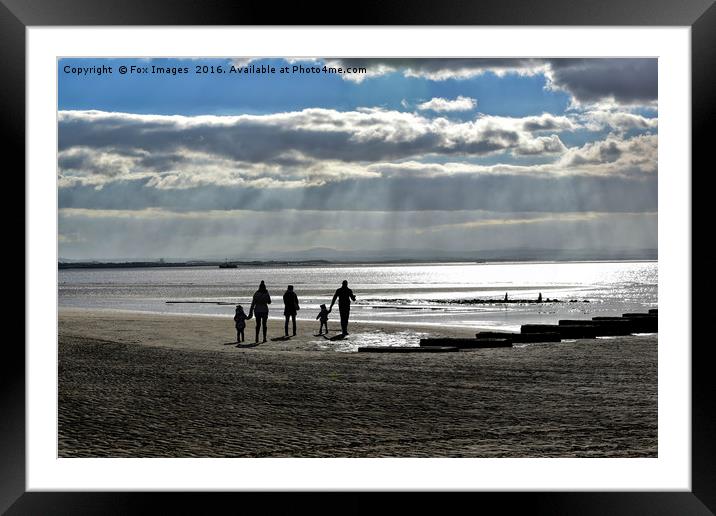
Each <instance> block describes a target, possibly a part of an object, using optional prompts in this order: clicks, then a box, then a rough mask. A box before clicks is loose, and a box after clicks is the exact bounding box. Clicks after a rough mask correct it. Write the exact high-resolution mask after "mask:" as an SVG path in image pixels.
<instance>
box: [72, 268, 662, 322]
mask: <svg viewBox="0 0 716 516" xmlns="http://www.w3.org/2000/svg"><path fill="white" fill-rule="evenodd" d="M58 272H59V306H60V307H76V308H89V309H107V310H122V311H137V312H152V313H157V312H158V313H174V314H193V315H222V316H226V317H232V316H233V313H234V308H233V304H234V303H241V304H242V305H244V307H245V308H246V309H247V311H248V306H249V305H250V300H251V295H252V294H253V292H254V291H255V290H256V288H257V286H258V284H259V282H260V281H261V280H264V281H265V282H266V285H267V286H268V289H269V292H270V293H271V296H272V298H273V304H272V305H271V307H270V308H271V312H270V318H282V317H283V301H282V299H281V296H282V295H283V293H284V291H285V290H286V286H287V285H289V284H291V285H294V289H295V291H296V293H297V294H298V296H299V299H300V302H301V310H300V311H299V319H310V320H315V317H316V315H317V314H318V311H319V305H320V304H321V303H326V304H329V303H330V301H331V298H332V295H333V292H334V291H335V289H336V288H338V287H339V286H340V284H341V281H342V280H344V279H346V280H348V282H349V286H350V287H351V288H352V289H353V292H354V293H355V295H356V296H357V302H356V303H355V304H354V305H353V308H352V312H351V320H353V321H373V322H379V321H385V322H391V323H397V324H404V325H406V327H410V326H412V325H418V324H419V325H449V326H470V327H475V328H488V329H500V330H510V331H517V330H519V327H520V325H521V324H529V323H548V324H549V323H556V322H557V320H559V319H564V318H575V319H579V318H584V319H587V318H591V317H593V316H595V315H619V314H621V313H623V312H631V311H644V310H646V309H648V308H654V307H656V306H657V284H658V268H657V262H569V263H564V262H560V263H484V264H482V263H481V264H475V263H459V264H456V263H449V264H441V263H430V264H416V265H371V264H365V265H331V266H325V267H246V268H238V269H219V268H217V267H185V268H145V269H84V270H83V269H69V270H67V269H64V270H60V271H58ZM505 293H507V294H508V296H509V298H512V299H536V298H537V296H538V294H539V293H542V297H543V299H546V298H552V299H554V298H557V299H559V300H560V301H562V302H561V303H543V304H540V305H537V304H504V303H500V302H499V301H500V300H502V299H503V298H504V295H505ZM474 298H480V299H494V300H495V303H493V304H488V305H466V304H457V303H453V302H454V301H458V300H464V299H474ZM573 299H574V300H578V301H579V302H569V301H570V300H573ZM584 300H588V301H589V302H588V303H585V302H584ZM168 301H169V303H167V302H168ZM177 301H181V302H182V303H176V302H177ZM441 301H443V302H441ZM444 301H453V302H450V303H444ZM218 303H232V305H222V304H218ZM331 318H332V319H333V320H337V319H338V313H337V310H336V312H335V313H334V314H331Z"/></svg>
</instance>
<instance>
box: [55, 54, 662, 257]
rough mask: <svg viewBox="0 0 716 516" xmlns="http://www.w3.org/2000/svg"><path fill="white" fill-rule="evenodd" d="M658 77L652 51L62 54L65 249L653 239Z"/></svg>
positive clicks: (143, 251) (441, 246)
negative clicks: (570, 54) (501, 55)
mask: <svg viewBox="0 0 716 516" xmlns="http://www.w3.org/2000/svg"><path fill="white" fill-rule="evenodd" d="M122 66H126V67H127V69H128V73H121V72H120V69H121V67H122ZM109 69H111V71H110V70H109ZM336 70H341V71H345V70H350V71H351V73H345V72H344V73H337V72H336ZM100 71H101V72H102V73H99V72H100ZM199 72H208V73H199ZM657 86H658V85H657V60H656V59H641V58H640V59H631V58H614V59H537V58H525V59H515V58H511V59H433V58H431V59H375V58H372V59H357V58H351V59H338V58H315V59H306V58H301V59H293V58H286V59H277V58H271V59H262V58H253V59H250V58H211V59H196V58H192V59H62V60H59V61H58V172H57V173H58V202H59V213H58V225H59V235H58V240H59V255H60V257H61V259H74V260H81V259H87V260H90V259H105V260H122V259H159V258H165V259H206V258H214V259H216V258H231V259H234V258H236V259H241V258H244V259H271V258H281V259H284V258H287V257H291V255H292V253H293V254H295V255H296V256H299V255H300V251H303V250H308V249H314V248H330V249H337V250H341V251H347V252H365V253H368V252H371V253H373V252H374V253H378V254H379V253H382V252H387V251H390V250H400V253H403V254H404V255H405V256H404V257H405V258H411V257H418V256H425V255H426V253H430V252H431V251H434V250H440V251H442V252H454V253H465V252H473V251H500V250H504V251H505V252H506V253H508V254H509V251H510V250H516V249H517V250H530V249H540V250H542V249H554V250H604V251H605V252H607V251H614V250H635V249H656V248H657V171H658V164H657V138H658V104H657V90H658V88H657Z"/></svg>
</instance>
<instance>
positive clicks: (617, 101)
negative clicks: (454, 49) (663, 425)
mask: <svg viewBox="0 0 716 516" xmlns="http://www.w3.org/2000/svg"><path fill="white" fill-rule="evenodd" d="M57 66H58V70H57V78H58V106H57V109H58V111H57V135H58V140H57V144H58V149H57V153H58V154H57V200H58V212H57V227H58V234H57V247H58V265H57V267H58V270H57V278H58V285H57V296H58V297H57V304H58V328H57V338H58V342H57V349H56V353H57V361H58V367H57V401H58V414H57V417H58V428H57V452H58V456H59V457H60V458H75V457H79V458H91V457H98V458H128V457H131V458H162V457H166V458H170V457H171V458H204V457H206V458H265V457H273V458H309V457H310V458H391V457H393V458H409V457H416V458H656V457H658V444H659V440H658V424H657V423H658V410H657V408H658V401H659V400H658V377H657V369H658V360H657V355H658V239H657V236H658V231H657V230H658V209H657V198H658V188H657V185H658V182H657V174H658V162H657V139H658V98H657V92H658V84H657V82H658V81H657V71H658V61H657V59H655V58H623V57H620V58H607V57H604V58H579V59H578V58H535V57H530V58H471V59H467V58H459V59H457V58H423V59H421V58H409V59H408V58H405V59H400V58H390V59H388V58H355V57H352V58H339V57H331V58H327V57H285V58H277V57H271V58H264V57H226V58H217V57H211V58H199V57H191V58H189V57H187V58H143V59H137V58H67V59H59V60H58V61H57ZM662 107H663V106H662ZM662 258H663V257H662Z"/></svg>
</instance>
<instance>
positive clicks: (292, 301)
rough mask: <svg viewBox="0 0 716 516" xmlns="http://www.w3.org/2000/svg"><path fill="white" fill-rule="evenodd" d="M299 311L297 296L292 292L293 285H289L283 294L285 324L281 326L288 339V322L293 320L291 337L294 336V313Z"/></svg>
mask: <svg viewBox="0 0 716 516" xmlns="http://www.w3.org/2000/svg"><path fill="white" fill-rule="evenodd" d="M300 309H301V307H300V306H298V296H297V295H296V293H295V292H294V291H293V285H289V286H288V288H287V289H286V292H284V294H283V315H284V317H286V322H285V323H284V325H283V332H284V335H286V337H288V320H289V319H293V335H294V336H295V335H296V312H298V311H299V310H300Z"/></svg>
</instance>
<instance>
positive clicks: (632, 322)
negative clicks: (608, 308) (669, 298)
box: [592, 317, 658, 333]
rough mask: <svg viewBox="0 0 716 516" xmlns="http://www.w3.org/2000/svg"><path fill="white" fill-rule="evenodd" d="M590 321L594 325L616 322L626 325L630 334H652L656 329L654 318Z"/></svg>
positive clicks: (616, 318) (656, 321) (656, 324)
mask: <svg viewBox="0 0 716 516" xmlns="http://www.w3.org/2000/svg"><path fill="white" fill-rule="evenodd" d="M592 319H593V320H594V322H596V323H602V322H616V324H627V325H629V326H630V327H631V330H632V331H631V333H654V332H656V331H657V327H658V320H657V318H656V317H593V318H592Z"/></svg>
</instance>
